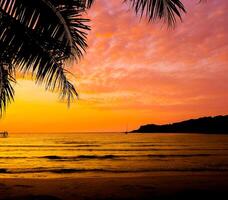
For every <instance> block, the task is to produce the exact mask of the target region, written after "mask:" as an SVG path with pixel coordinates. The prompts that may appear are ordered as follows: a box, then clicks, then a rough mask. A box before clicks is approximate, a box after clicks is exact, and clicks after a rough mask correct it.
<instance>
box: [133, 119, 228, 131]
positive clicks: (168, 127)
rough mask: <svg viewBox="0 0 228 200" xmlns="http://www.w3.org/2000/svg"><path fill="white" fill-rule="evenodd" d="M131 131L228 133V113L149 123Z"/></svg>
mask: <svg viewBox="0 0 228 200" xmlns="http://www.w3.org/2000/svg"><path fill="white" fill-rule="evenodd" d="M131 133H223V134H225V133H228V115H224V116H215V117H201V118H198V119H189V120H186V121H182V122H176V123H172V124H164V125H157V124H147V125H143V126H140V128H139V129H137V130H133V131H131Z"/></svg>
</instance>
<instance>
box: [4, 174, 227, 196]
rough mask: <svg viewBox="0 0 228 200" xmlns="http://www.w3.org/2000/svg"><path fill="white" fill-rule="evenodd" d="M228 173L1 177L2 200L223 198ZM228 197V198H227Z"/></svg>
mask: <svg viewBox="0 0 228 200" xmlns="http://www.w3.org/2000/svg"><path fill="white" fill-rule="evenodd" d="M227 188H228V173H224V172H205V173H199V172H197V173H160V174H158V173H156V174H153V175H150V176H140V177H137V176H136V177H85V178H82V177H80V178H50V179H49V178H45V179H43V178H41V179H34V178H26V179H25V178H0V200H93V199H95V200H105V199H109V200H110V199H111V200H119V199H120V200H122V199H123V200H130V199H132V200H136V199H138V200H140V199H145V200H147V199H148V200H149V199H152V200H153V199H155V200H156V199H159V200H160V199H196V198H197V199H198V198H203V199H220V197H223V198H225V197H228V194H227ZM224 195H225V196H224Z"/></svg>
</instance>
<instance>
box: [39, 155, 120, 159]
mask: <svg viewBox="0 0 228 200" xmlns="http://www.w3.org/2000/svg"><path fill="white" fill-rule="evenodd" d="M119 157H120V156H116V155H102V156H98V155H79V156H56V155H54V156H42V157H40V158H47V159H49V160H74V159H114V158H119Z"/></svg>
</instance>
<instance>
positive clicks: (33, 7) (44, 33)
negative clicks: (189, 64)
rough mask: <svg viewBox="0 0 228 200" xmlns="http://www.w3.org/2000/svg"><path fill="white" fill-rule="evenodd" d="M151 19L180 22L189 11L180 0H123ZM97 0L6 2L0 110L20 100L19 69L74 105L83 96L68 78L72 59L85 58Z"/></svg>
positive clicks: (0, 11)
mask: <svg viewBox="0 0 228 200" xmlns="http://www.w3.org/2000/svg"><path fill="white" fill-rule="evenodd" d="M123 1H124V3H127V4H128V5H129V6H130V7H132V8H133V9H134V11H135V12H136V14H139V15H140V16H145V17H147V19H148V20H149V21H154V20H157V19H158V20H163V21H164V22H166V23H167V24H168V25H169V26H174V25H175V23H176V19H177V18H180V19H181V13H182V12H185V8H184V6H183V4H182V3H181V2H180V1H179V0H123ZM93 3H94V0H35V1H32V0H0V114H2V113H3V111H4V110H5V109H6V107H7V104H8V103H10V102H11V101H12V100H13V98H14V89H13V86H12V83H15V82H16V80H15V71H20V72H22V73H24V74H27V73H31V74H32V75H33V77H34V78H35V80H36V82H37V83H40V84H44V85H45V88H46V89H48V90H52V91H59V93H60V96H61V98H63V99H66V100H67V102H68V104H69V103H70V102H71V101H72V100H73V99H74V98H75V97H77V96H78V93H77V91H76V89H75V87H74V85H73V84H72V83H71V82H70V81H69V79H68V78H67V70H66V68H65V67H66V62H67V61H68V60H71V59H75V60H77V61H78V60H80V59H81V58H82V57H83V53H84V52H85V50H86V48H87V40H86V39H87V34H88V31H89V30H90V27H89V26H88V25H87V24H88V22H89V19H86V18H84V17H83V13H84V12H86V10H87V9H89V8H90V7H91V6H92V4H93Z"/></svg>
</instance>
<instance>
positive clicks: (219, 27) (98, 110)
mask: <svg viewBox="0 0 228 200" xmlns="http://www.w3.org/2000/svg"><path fill="white" fill-rule="evenodd" d="M121 2H122V0H109V1H106V0H99V1H96V3H95V5H94V6H93V8H91V10H90V11H89V13H88V15H89V16H90V17H91V19H92V22H91V26H92V31H91V32H90V34H89V41H88V43H89V48H88V50H87V54H86V55H85V58H84V60H82V61H81V62H80V63H78V64H75V65H74V66H72V68H71V71H72V72H73V73H74V74H75V76H76V78H77V79H76V80H73V81H74V82H75V84H76V86H77V88H78V91H79V93H80V100H79V101H76V102H75V103H74V104H72V106H71V108H70V109H68V108H67V106H66V104H64V103H61V102H59V101H58V95H57V94H52V93H49V92H45V91H44V89H43V87H40V86H35V85H34V83H33V82H31V81H30V80H18V84H17V85H16V86H15V89H16V98H15V102H14V103H13V104H11V105H10V106H9V107H8V110H7V113H6V114H5V116H4V117H3V118H2V119H1V120H0V129H3V130H4V129H5V130H8V131H11V132H23V131H25V132H34V131H35V132H61V131H67V132H68V131H123V130H125V128H126V126H127V124H128V126H129V129H134V128H136V127H138V126H139V125H140V124H146V123H166V122H173V121H179V120H183V119H187V118H192V117H200V116H206V115H219V114H227V113H228V84H227V82H228V56H227V53H228V36H227V33H228V17H227V13H226V11H227V10H228V1H227V0H209V1H207V3H202V4H198V3H197V2H198V1H197V0H196V1H187V0H185V1H184V3H185V5H186V7H187V10H188V14H187V15H185V16H184V17H183V23H179V24H178V25H177V27H176V29H175V30H167V29H166V27H165V26H162V25H161V24H159V23H156V24H148V23H147V22H145V21H143V20H141V21H140V22H139V18H136V17H135V16H134V14H133V12H132V11H130V10H129V9H128V7H127V6H124V5H123V4H121Z"/></svg>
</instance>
